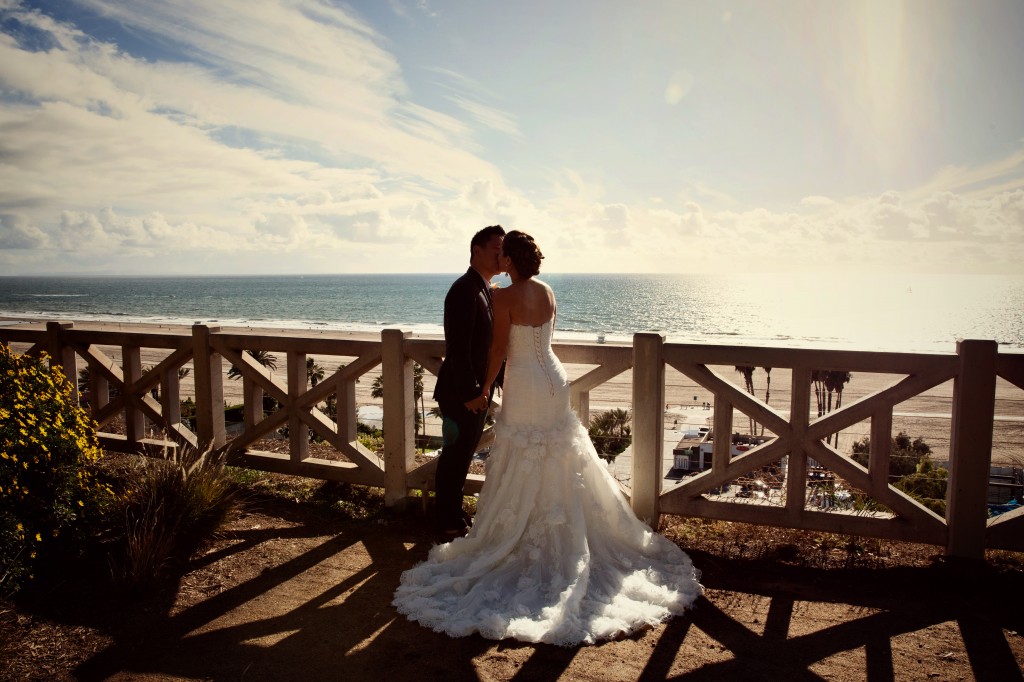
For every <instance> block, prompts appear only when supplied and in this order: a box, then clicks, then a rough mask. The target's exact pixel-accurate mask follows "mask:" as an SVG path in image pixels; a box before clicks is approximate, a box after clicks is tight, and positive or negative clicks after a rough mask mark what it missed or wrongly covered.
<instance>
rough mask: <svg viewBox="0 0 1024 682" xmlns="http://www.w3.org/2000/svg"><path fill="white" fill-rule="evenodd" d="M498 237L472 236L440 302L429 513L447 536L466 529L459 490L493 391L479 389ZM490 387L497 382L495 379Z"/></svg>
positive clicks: (494, 230)
mask: <svg viewBox="0 0 1024 682" xmlns="http://www.w3.org/2000/svg"><path fill="white" fill-rule="evenodd" d="M504 235H505V230H504V229H502V227H501V226H500V225H492V226H490V227H485V228H484V229H482V230H480V231H479V232H477V233H476V234H475V235H473V239H472V240H471V241H470V244H469V254H470V259H469V270H467V271H466V274H464V275H463V276H462V277H460V278H458V279H457V280H455V283H454V284H452V286H451V288H450V289H449V290H448V295H447V296H446V297H445V299H444V346H445V352H444V362H443V363H442V364H441V369H440V371H438V373H437V384H436V386H435V388H434V400H436V401H437V404H438V407H440V409H441V415H442V425H441V432H442V436H443V438H444V445H443V447H442V448H441V455H440V456H439V457H438V459H437V471H436V473H435V489H436V492H435V495H436V497H435V500H434V510H435V514H436V517H435V523H436V524H437V527H438V530H440V531H441V532H443V533H445V534H447V535H452V536H455V535H461V534H463V533H465V532H466V530H467V529H468V527H469V523H468V519H467V518H466V517H465V516H464V515H463V513H462V497H463V491H462V489H463V486H464V485H465V484H466V476H467V475H468V474H469V464H470V462H471V461H472V460H473V454H474V453H475V452H476V446H477V443H479V442H480V435H481V434H482V433H483V430H484V420H485V418H486V417H487V407H488V405H489V402H490V401H489V396H490V395H491V394H492V393H493V392H494V386H489V387H487V388H486V390H485V388H484V386H483V382H484V381H485V379H486V374H487V355H488V352H489V351H490V348H491V329H492V326H493V314H492V311H491V278H492V277H494V276H495V275H497V274H498V273H499V272H501V266H500V265H499V264H498V260H499V257H500V256H501V242H502V238H503V237H504ZM496 383H498V384H500V383H501V376H500V375H499V377H498V381H497V382H496ZM485 394H486V397H485Z"/></svg>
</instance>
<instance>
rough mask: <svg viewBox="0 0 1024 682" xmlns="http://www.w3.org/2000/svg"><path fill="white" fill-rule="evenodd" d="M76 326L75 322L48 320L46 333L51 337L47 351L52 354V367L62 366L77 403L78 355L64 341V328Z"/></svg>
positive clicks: (72, 396)
mask: <svg viewBox="0 0 1024 682" xmlns="http://www.w3.org/2000/svg"><path fill="white" fill-rule="evenodd" d="M74 326H75V323H74V322H47V323H46V333H47V335H48V336H49V339H48V343H47V351H46V352H47V353H49V354H50V367H51V368H52V367H55V366H57V367H60V369H61V371H62V372H64V376H66V377H67V378H68V381H69V382H71V400H72V401H74V404H75V405H77V404H78V356H77V355H76V354H75V351H74V349H73V348H71V346H69V345H67V344H65V343H64V330H66V329H71V328H72V327H74Z"/></svg>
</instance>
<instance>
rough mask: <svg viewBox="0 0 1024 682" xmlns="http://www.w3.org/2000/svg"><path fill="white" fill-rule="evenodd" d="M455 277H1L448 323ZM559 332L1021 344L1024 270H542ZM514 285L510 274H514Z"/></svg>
mask: <svg viewBox="0 0 1024 682" xmlns="http://www.w3.org/2000/svg"><path fill="white" fill-rule="evenodd" d="M454 277H455V275H451V274H446V275H405V276H394V275H323V276H291V277H189V278H174V277H152V278H134V277H133V278H127V277H90V278H84V277H0V315H3V316H10V317H20V318H26V317H27V318H35V319H75V320H97V321H117V322H125V323H128V322H147V323H155V324H192V323H194V322H203V323H216V324H221V325H224V326H236V325H240V326H266V327H284V328H297V329H332V330H348V331H372V332H376V331H379V330H380V329H383V328H395V327H397V328H402V329H405V330H407V331H411V332H414V333H419V334H441V333H442V310H443V301H444V295H445V293H446V291H447V289H448V286H449V284H450V283H451V281H452V280H453V279H454ZM542 279H544V280H545V281H547V282H548V283H549V284H550V285H551V286H552V288H553V289H554V291H555V294H556V296H557V298H558V322H557V333H556V340H560V341H572V340H577V339H584V340H594V339H595V338H597V336H598V335H603V336H604V337H605V339H606V340H608V341H620V340H621V341H624V340H628V339H629V338H630V336H631V335H632V334H633V333H635V332H643V331H654V332H660V333H662V334H664V335H665V336H666V337H667V338H668V340H669V341H674V342H694V343H711V344H742V345H769V346H780V347H811V348H850V349H860V350H902V351H944V352H949V351H952V350H953V349H954V348H955V343H956V340H957V339H959V338H977V339H993V340H996V341H998V342H999V343H1000V347H1001V349H1003V350H1014V349H1017V350H1020V349H1022V348H1024V277H1007V276H995V275H991V276H989V275H956V276H950V275H884V276H850V275H843V276H834V275H813V276H812V275H763V276H762V275H728V276H725V275H721V276H700V275H673V276H669V275H664V276H662V275H557V274H555V275H544V276H542ZM505 283H506V284H507V281H506V282H505Z"/></svg>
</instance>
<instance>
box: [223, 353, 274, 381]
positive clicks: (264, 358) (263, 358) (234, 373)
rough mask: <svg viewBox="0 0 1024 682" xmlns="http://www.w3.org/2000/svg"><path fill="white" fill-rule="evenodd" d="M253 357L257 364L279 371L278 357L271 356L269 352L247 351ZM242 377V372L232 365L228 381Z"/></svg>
mask: <svg viewBox="0 0 1024 682" xmlns="http://www.w3.org/2000/svg"><path fill="white" fill-rule="evenodd" d="M245 352H246V353H248V354H249V355H251V356H252V357H253V359H254V360H256V362H258V363H259V364H261V365H263V366H264V367H266V368H268V369H271V370H274V369H277V357H275V356H274V355H271V354H270V352H269V351H265V350H247V351H245ZM241 376H242V370H240V369H238V368H237V367H235V366H234V365H231V369H229V370H228V379H237V378H239V377H241Z"/></svg>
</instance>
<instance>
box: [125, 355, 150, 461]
mask: <svg viewBox="0 0 1024 682" xmlns="http://www.w3.org/2000/svg"><path fill="white" fill-rule="evenodd" d="M121 365H122V372H123V376H124V388H122V391H123V393H124V426H125V434H126V437H127V440H128V443H129V444H130V445H132V446H134V447H135V448H137V447H138V443H139V441H140V440H142V439H143V438H145V437H146V417H145V415H143V414H142V411H141V410H140V409H139V408H138V406H137V405H136V401H137V400H141V398H140V397H138V396H135V395H133V394H130V393H129V387H130V386H131V385H132V384H134V383H135V382H136V381H138V380H139V378H140V377H141V376H142V349H141V348H139V347H138V346H121Z"/></svg>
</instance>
